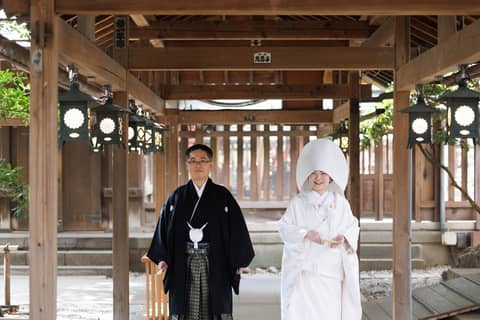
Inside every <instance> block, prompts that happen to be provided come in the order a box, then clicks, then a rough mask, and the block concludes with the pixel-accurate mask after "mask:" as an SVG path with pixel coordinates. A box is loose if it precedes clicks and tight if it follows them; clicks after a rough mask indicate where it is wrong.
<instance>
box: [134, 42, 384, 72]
mask: <svg viewBox="0 0 480 320" xmlns="http://www.w3.org/2000/svg"><path fill="white" fill-rule="evenodd" d="M260 50H261V51H267V52H269V53H271V56H272V62H271V63H270V64H253V63H252V60H253V54H254V53H255V52H257V51H258V49H257V48H243V47H236V48H223V49H222V54H221V55H219V52H218V50H216V49H212V48H205V47H203V48H202V47H198V48H197V47H192V48H189V49H188V50H186V49H184V48H168V50H167V49H152V48H130V49H129V52H128V59H129V61H128V66H129V68H130V69H131V70H271V71H272V70H323V69H337V70H369V69H392V68H393V50H392V49H391V48H361V47H355V48H353V47H347V48H345V47H335V48H331V47H270V48H263V47H262V48H261V49H260ZM152 57H155V58H153V59H152ZM212 57H215V59H212Z"/></svg>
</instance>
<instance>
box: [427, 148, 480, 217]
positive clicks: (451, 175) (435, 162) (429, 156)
mask: <svg viewBox="0 0 480 320" xmlns="http://www.w3.org/2000/svg"><path fill="white" fill-rule="evenodd" d="M418 147H419V149H420V151H421V152H422V153H423V155H424V156H425V158H427V160H428V161H430V163H432V164H433V165H434V166H436V167H437V168H441V169H443V170H445V172H446V173H447V174H448V177H449V178H450V180H451V182H452V185H453V186H454V187H455V188H457V189H458V190H460V192H461V193H462V195H463V196H464V197H465V198H466V199H467V201H468V202H469V203H470V206H471V207H472V208H473V210H475V211H477V212H478V213H480V206H478V204H477V203H476V202H475V201H474V200H473V199H472V198H471V197H470V195H469V194H468V193H467V191H465V190H464V189H463V188H462V187H461V186H460V185H459V184H458V183H457V181H455V177H454V175H453V174H452V172H451V171H450V170H449V169H448V167H446V166H445V165H443V164H441V163H439V162H437V161H435V160H434V159H433V156H432V155H431V154H429V153H428V152H427V151H426V150H425V149H424V148H423V146H422V145H421V144H418Z"/></svg>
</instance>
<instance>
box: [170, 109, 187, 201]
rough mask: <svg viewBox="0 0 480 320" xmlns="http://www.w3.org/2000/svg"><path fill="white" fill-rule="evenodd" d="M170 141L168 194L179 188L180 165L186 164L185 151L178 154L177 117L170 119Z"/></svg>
mask: <svg viewBox="0 0 480 320" xmlns="http://www.w3.org/2000/svg"><path fill="white" fill-rule="evenodd" d="M168 121H169V127H170V139H169V140H168V143H167V146H168V152H169V154H168V155H169V159H168V161H169V163H168V177H169V179H168V192H167V193H170V192H173V190H175V189H176V188H177V187H178V184H179V181H178V163H179V162H182V163H184V162H185V157H184V156H183V153H184V152H185V150H181V152H178V119H177V117H169V118H168Z"/></svg>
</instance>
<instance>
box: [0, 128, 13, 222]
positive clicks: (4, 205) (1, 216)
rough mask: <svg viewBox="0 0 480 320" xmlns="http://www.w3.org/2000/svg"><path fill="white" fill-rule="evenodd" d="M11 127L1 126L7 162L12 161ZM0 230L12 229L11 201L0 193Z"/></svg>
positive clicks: (0, 154) (1, 152) (0, 145)
mask: <svg viewBox="0 0 480 320" xmlns="http://www.w3.org/2000/svg"><path fill="white" fill-rule="evenodd" d="M10 132H11V128H10V127H0V159H4V160H5V162H6V163H8V162H11V159H10V141H11V136H12V135H11V134H10ZM0 230H10V201H9V200H8V198H7V197H6V196H5V197H2V194H1V193H0Z"/></svg>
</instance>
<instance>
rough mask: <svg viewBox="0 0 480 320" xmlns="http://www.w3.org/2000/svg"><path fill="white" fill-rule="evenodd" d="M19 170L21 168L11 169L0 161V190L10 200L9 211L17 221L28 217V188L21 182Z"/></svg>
mask: <svg viewBox="0 0 480 320" xmlns="http://www.w3.org/2000/svg"><path fill="white" fill-rule="evenodd" d="M21 170H22V167H13V166H12V164H11V163H6V161H5V160H4V159H0V190H2V191H4V192H5V193H6V194H7V196H8V197H9V198H10V199H11V201H12V202H11V203H12V208H11V210H12V212H13V214H14V216H16V217H17V218H19V219H21V218H25V217H26V216H27V215H28V188H27V186H26V185H25V183H24V182H23V179H22V176H21V174H20V171H21Z"/></svg>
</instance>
